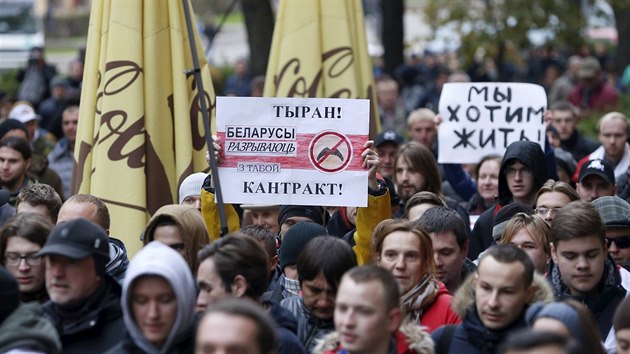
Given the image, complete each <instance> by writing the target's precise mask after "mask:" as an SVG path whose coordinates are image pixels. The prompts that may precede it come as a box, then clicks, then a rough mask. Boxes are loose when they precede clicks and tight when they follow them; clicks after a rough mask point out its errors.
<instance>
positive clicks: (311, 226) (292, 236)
mask: <svg viewBox="0 0 630 354" xmlns="http://www.w3.org/2000/svg"><path fill="white" fill-rule="evenodd" d="M327 234H328V232H327V231H326V229H325V228H324V227H323V226H321V225H317V224H315V223H312V222H300V223H297V224H295V225H293V226H291V228H290V229H289V230H287V232H286V233H285V234H284V237H283V239H282V244H281V245H280V252H279V255H278V256H279V257H280V269H282V270H283V271H284V267H286V266H289V265H292V264H296V263H297V259H298V256H299V255H300V252H301V251H302V249H303V248H304V246H305V245H306V243H307V242H308V241H310V240H312V239H314V238H315V237H317V236H325V235H327Z"/></svg>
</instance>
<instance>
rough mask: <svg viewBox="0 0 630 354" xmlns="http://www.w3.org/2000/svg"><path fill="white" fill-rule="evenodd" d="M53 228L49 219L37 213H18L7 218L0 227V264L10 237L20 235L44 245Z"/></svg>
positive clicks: (2, 262)
mask: <svg viewBox="0 0 630 354" xmlns="http://www.w3.org/2000/svg"><path fill="white" fill-rule="evenodd" d="M52 229H53V224H52V223H51V222H50V219H49V218H47V217H46V216H44V215H41V214H37V213H19V214H16V215H15V216H13V217H11V218H10V219H9V220H7V221H6V222H5V223H4V225H2V228H0V264H4V252H5V251H6V249H7V243H8V241H9V238H11V237H22V238H24V239H26V240H28V241H30V242H33V243H36V244H38V245H39V246H40V247H44V244H45V243H46V239H47V238H48V234H50V231H51V230H52Z"/></svg>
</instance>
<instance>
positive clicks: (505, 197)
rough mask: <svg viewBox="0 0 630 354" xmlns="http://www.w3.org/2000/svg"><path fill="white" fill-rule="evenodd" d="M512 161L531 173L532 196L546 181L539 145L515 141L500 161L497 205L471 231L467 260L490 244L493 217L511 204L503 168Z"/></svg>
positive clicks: (510, 193)
mask: <svg viewBox="0 0 630 354" xmlns="http://www.w3.org/2000/svg"><path fill="white" fill-rule="evenodd" d="M514 160H518V161H520V162H521V163H522V164H523V165H525V166H527V168H529V169H530V170H531V171H532V174H533V176H534V184H533V186H532V191H531V193H532V195H534V194H536V192H537V191H538V190H539V189H540V187H542V185H543V184H544V183H545V182H546V181H547V176H548V174H547V167H546V162H545V153H544V152H543V151H542V149H541V148H540V145H538V144H536V143H534V142H531V141H517V142H514V143H512V144H510V146H508V147H507V150H506V151H505V154H504V155H503V160H502V161H501V170H500V172H499V196H498V201H497V205H496V206H494V207H492V208H490V209H488V210H486V211H485V212H483V214H481V216H479V219H477V222H476V223H475V226H474V227H473V230H472V232H471V234H470V247H469V248H468V258H469V259H477V257H478V256H479V253H481V252H483V251H484V250H485V249H486V248H488V247H490V245H491V244H492V241H493V238H492V225H493V223H494V216H495V215H496V213H497V212H499V210H500V209H501V208H502V207H503V206H505V205H507V204H510V203H511V202H513V196H512V192H511V191H510V188H509V187H508V183H507V178H506V176H505V168H506V167H507V166H508V164H511V163H512V162H513V161H514Z"/></svg>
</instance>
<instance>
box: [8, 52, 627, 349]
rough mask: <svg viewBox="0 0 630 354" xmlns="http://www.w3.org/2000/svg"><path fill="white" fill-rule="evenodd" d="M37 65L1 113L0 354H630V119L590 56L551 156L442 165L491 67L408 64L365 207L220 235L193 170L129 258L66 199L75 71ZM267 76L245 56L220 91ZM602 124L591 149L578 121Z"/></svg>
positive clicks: (559, 119)
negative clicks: (451, 116)
mask: <svg viewBox="0 0 630 354" xmlns="http://www.w3.org/2000/svg"><path fill="white" fill-rule="evenodd" d="M31 59H32V60H30V61H29V65H28V67H27V68H25V70H23V71H22V72H20V75H21V79H22V82H23V83H24V84H23V85H24V86H25V87H24V88H21V89H20V90H19V92H18V95H19V97H18V98H19V100H17V101H15V102H10V104H8V105H7V106H6V107H4V106H3V108H6V109H3V110H2V117H0V118H2V121H1V122H0V185H1V186H2V190H0V204H1V205H2V206H1V207H0V264H1V265H2V266H1V267H0V282H1V284H0V298H1V299H0V352H2V353H5V352H9V353H23V352H29V353H192V352H195V353H261V354H262V353H264V354H270V353H277V354H283V353H286V354H289V353H295V354H300V353H327V354H328V353H351V354H360V353H365V354H371V353H418V354H428V353H438V354H448V353H503V354H507V353H510V354H516V353H567V354H577V353H589V354H590V353H593V354H597V353H611V354H612V353H619V354H625V353H630V299H629V298H628V297H629V296H630V273H629V270H630V203H629V201H630V181H629V175H630V145H629V143H628V141H630V137H629V135H628V131H629V120H628V118H627V116H626V115H624V114H623V113H621V112H618V111H616V109H617V107H618V104H619V103H618V100H619V92H618V90H617V88H615V86H614V85H611V80H609V78H607V77H605V76H604V72H602V63H601V62H600V60H598V58H595V57H589V56H579V55H575V56H571V57H569V58H568V59H567V61H566V64H567V69H566V70H567V71H566V73H565V74H564V75H562V76H560V75H558V77H557V78H556V79H555V80H551V81H549V82H547V84H546V85H544V86H545V88H546V89H547V93H548V95H549V109H548V110H547V111H546V112H545V122H546V125H547V139H546V142H545V145H544V147H541V146H540V145H538V144H536V143H533V142H530V141H517V142H514V143H512V144H510V145H509V146H508V147H507V149H506V151H505V152H504V154H503V155H489V156H485V157H483V158H482V159H480V161H479V162H478V163H477V164H474V165H459V164H438V163H437V151H438V150H437V145H438V143H439V142H438V139H437V131H438V129H439V124H440V118H439V116H438V115H437V108H438V105H439V99H440V91H441V87H442V85H443V84H444V83H446V82H465V81H471V79H472V80H474V81H479V80H493V79H496V78H498V76H497V75H495V74H496V73H495V72H493V71H492V70H493V67H492V61H491V60H490V58H486V59H485V60H484V61H483V62H480V63H479V65H478V66H477V67H475V68H474V70H473V69H471V70H469V71H468V72H465V71H461V70H454V69H453V68H448V66H441V65H440V63H439V62H437V61H436V60H435V59H436V58H432V59H433V61H432V60H430V59H431V58H428V59H425V60H424V61H422V62H410V63H407V64H405V65H403V66H402V67H401V68H400V70H397V72H396V73H394V75H393V76H386V75H382V76H380V77H378V78H377V83H376V88H377V96H378V103H379V109H380V119H381V125H382V127H383V130H382V132H381V133H379V134H378V136H376V138H375V139H374V141H367V142H366V143H365V145H364V150H363V152H362V154H361V157H362V159H363V167H364V168H365V170H366V171H367V174H368V188H367V190H366V194H367V196H368V203H367V206H366V207H358V208H357V207H346V206H339V207H323V206H318V205H263V204H256V201H255V200H252V201H251V203H250V204H242V205H226V206H225V207H226V210H225V211H226V215H227V221H228V229H229V231H230V232H229V233H228V234H227V235H221V231H220V225H219V216H218V215H219V210H218V207H219V206H217V205H216V204H215V201H214V195H215V192H216V191H215V189H214V187H213V180H212V176H211V175H208V174H206V173H202V172H198V173H193V174H191V175H189V176H188V177H187V178H185V179H184V180H183V181H182V183H181V184H180V186H179V195H178V204H170V205H164V206H163V207H161V208H160V209H159V210H157V211H156V212H155V213H154V215H152V216H151V219H150V220H149V221H148V223H147V225H146V228H145V230H144V232H143V233H142V236H141V240H142V243H143V247H142V249H141V250H140V251H139V252H138V253H137V254H136V255H134V256H133V257H131V256H130V255H128V254H127V251H126V248H125V244H124V243H123V242H122V241H121V240H120V239H118V238H116V236H120V235H111V234H110V224H111V222H112V220H110V216H109V211H108V207H107V204H106V203H104V202H103V201H102V200H101V199H100V198H98V197H96V196H93V195H89V194H76V195H72V192H71V190H70V179H71V177H72V168H73V150H74V143H75V137H76V127H77V122H78V117H79V109H78V101H76V102H75V101H74V100H76V99H77V97H79V96H80V82H81V78H80V76H81V75H82V70H80V68H81V65H82V64H81V62H80V60H77V61H76V62H73V63H72V64H71V70H70V75H69V76H68V77H67V78H61V77H59V76H56V73H55V70H54V67H52V66H50V65H48V64H46V63H45V60H44V56H43V51H42V50H41V49H35V50H34V51H33V53H32V58H31ZM545 63H546V65H543V66H538V69H539V70H540V68H541V67H544V70H543V71H542V72H540V73H538V74H539V75H538V76H537V77H538V79H541V80H542V79H543V78H544V79H547V80H548V74H547V69H548V68H555V69H557V66H556V64H554V62H553V61H552V60H549V61H548V62H545ZM558 65H560V66H561V65H562V63H559V64H558ZM495 70H496V68H495ZM549 70H551V69H549ZM556 71H558V70H556ZM543 73H544V74H543ZM532 75H533V76H536V75H534V74H532ZM549 75H551V74H549ZM29 77H30V78H29ZM33 77H34V78H33ZM261 80H264V78H256V79H255V80H252V79H250V78H249V77H248V74H247V67H246V62H245V61H239V63H238V64H237V67H236V70H235V75H234V76H233V77H231V78H230V79H229V80H228V82H227V87H226V92H225V94H234V95H241V96H243V95H244V96H248V95H258V94H259V93H261V92H262V90H261V87H262V86H261V83H262V82H264V81H261ZM37 82H39V85H40V86H37ZM45 83H47V84H46V85H45ZM541 83H542V82H541ZM33 86H36V87H37V88H38V89H37V90H34V89H33ZM28 87H31V88H30V89H29V88H28ZM77 94H78V95H79V96H77ZM592 114H598V115H599V116H600V117H601V118H600V120H599V122H598V131H597V133H598V141H593V140H590V139H589V138H587V137H585V136H584V135H582V134H581V133H580V132H579V131H578V129H577V127H578V125H579V123H580V121H581V119H582V118H583V117H585V116H586V115H592ZM214 150H215V153H216V160H217V161H218V164H219V168H220V167H221V164H222V156H223V155H222V153H221V152H222V150H223V146H222V142H221V141H220V140H217V139H215V140H214Z"/></svg>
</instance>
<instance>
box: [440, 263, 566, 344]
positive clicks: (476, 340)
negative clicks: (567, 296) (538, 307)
mask: <svg viewBox="0 0 630 354" xmlns="http://www.w3.org/2000/svg"><path fill="white" fill-rule="evenodd" d="M533 285H534V286H535V287H536V288H537V290H536V293H535V294H534V296H533V297H532V300H531V301H530V302H529V303H528V304H527V305H526V308H527V306H529V305H530V304H532V303H534V302H537V301H542V302H545V303H547V302H550V301H553V291H552V290H551V286H550V285H549V283H547V281H546V280H545V278H544V277H543V276H542V275H540V274H537V273H535V274H534V280H533ZM452 306H453V309H454V310H455V312H456V313H457V314H458V315H459V316H460V317H461V318H462V319H463V321H462V323H461V324H458V325H456V326H455V331H454V333H453V337H452V338H451V344H450V348H449V351H448V353H439V352H436V354H449V353H453V354H457V353H466V354H493V353H495V352H496V350H497V347H498V345H499V343H500V342H501V341H502V340H503V338H504V337H505V336H506V335H507V334H508V333H510V332H512V331H514V330H516V329H519V328H523V327H525V326H526V323H525V310H526V308H525V310H523V314H522V315H521V317H520V318H519V319H518V320H517V321H515V322H514V323H512V324H511V325H509V326H508V327H507V328H504V329H502V330H498V331H495V330H490V329H487V328H486V327H485V326H484V325H483V323H482V322H481V320H480V319H479V316H478V315H477V308H476V305H475V277H468V278H467V279H466V281H464V283H463V284H462V286H461V287H460V288H459V290H457V292H456V293H455V298H454V299H453V303H452ZM443 332H444V327H441V328H439V329H438V330H436V331H435V332H433V333H432V334H431V337H432V338H433V341H434V342H435V346H436V348H438V344H439V342H440V337H441V336H442V334H443Z"/></svg>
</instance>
